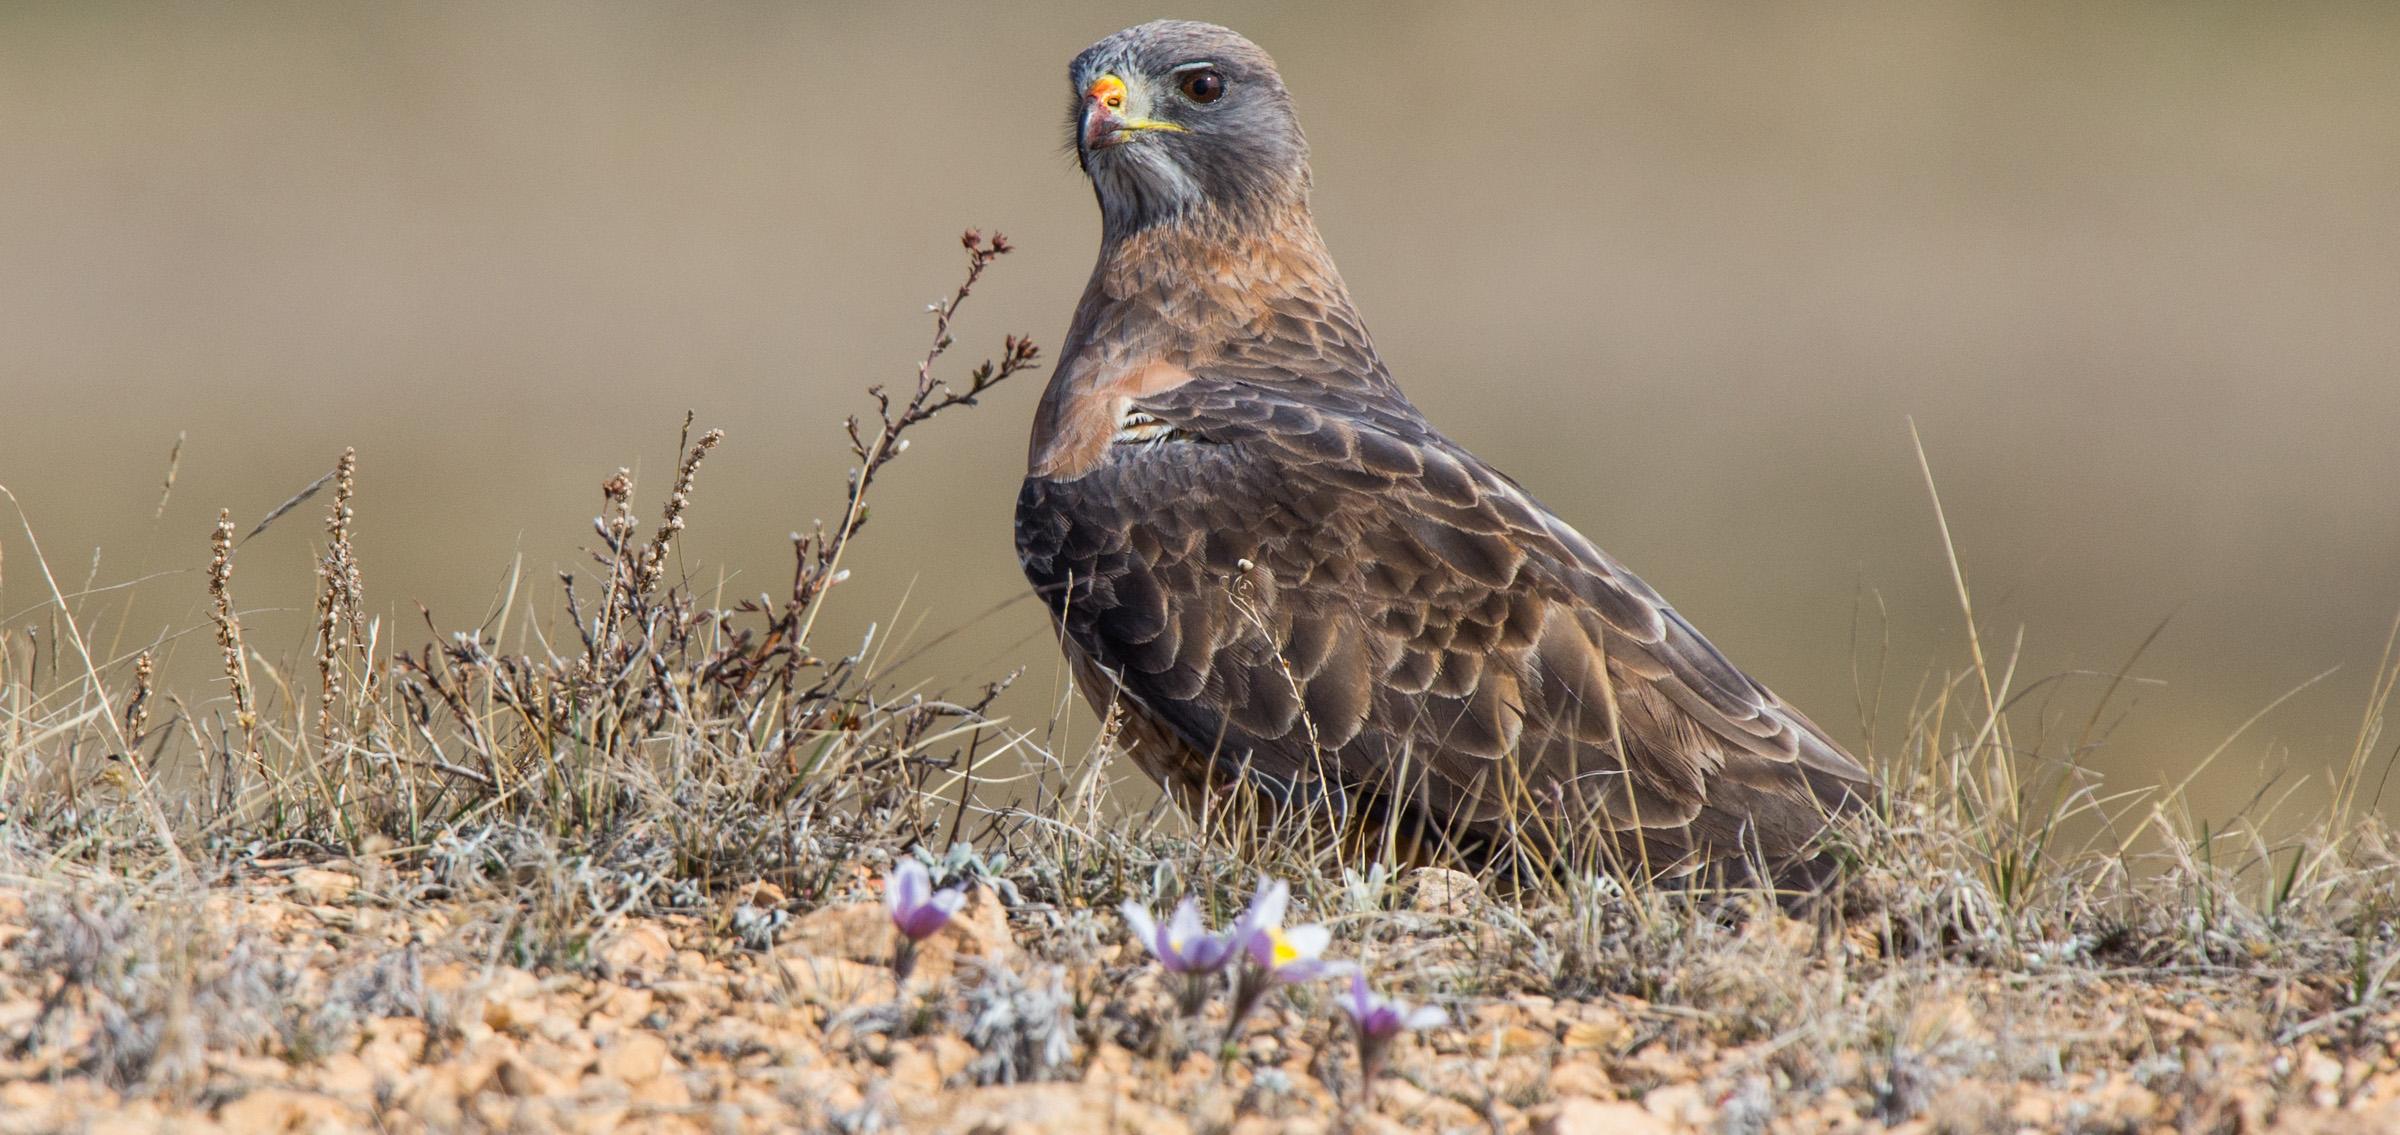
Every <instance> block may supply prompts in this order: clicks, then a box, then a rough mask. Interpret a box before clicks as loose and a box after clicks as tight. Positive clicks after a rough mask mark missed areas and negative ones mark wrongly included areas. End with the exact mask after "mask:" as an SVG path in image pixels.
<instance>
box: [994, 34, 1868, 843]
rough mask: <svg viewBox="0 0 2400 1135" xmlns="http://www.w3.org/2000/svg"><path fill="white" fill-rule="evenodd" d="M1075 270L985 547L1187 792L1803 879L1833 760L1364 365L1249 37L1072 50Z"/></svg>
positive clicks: (1136, 753) (1561, 525)
mask: <svg viewBox="0 0 2400 1135" xmlns="http://www.w3.org/2000/svg"><path fill="white" fill-rule="evenodd" d="M1069 79H1070V82H1071V83H1072V85H1073V90H1074V103H1073V107H1072V112H1071V117H1072V121H1071V129H1072V131H1073V134H1074V143H1075V152H1076V155H1077V157H1078V158H1079V159H1080V161H1081V165H1082V167H1083V170H1084V172H1085V173H1086V174H1087V175H1088V176H1089V177H1090V179H1091V182H1092V187H1093V189H1094V191H1095V192H1096V194H1097V196H1098V198H1099V204H1100V220H1101V239H1100V255H1099V263H1098V264H1097V266H1096V267H1094V269H1093V271H1092V277H1091V281H1090V283H1089V285H1087V286H1086V288H1085V289H1084V293H1083V298H1082V302H1081V304H1080V305H1079V306H1078V307H1077V308H1076V311H1075V315H1074V319H1073V322H1072V323H1071V324H1070V325H1069V327H1068V330H1067V336H1066V339H1065V342H1064V346H1063V349H1062V351H1061V354H1060V356H1059V364H1058V366H1057V368H1056V370H1055V371H1054V372H1053V374H1052V377H1051V380H1050V383H1049V386H1048V387H1047V389H1045V390H1044V392H1043V394H1042V397H1041V402H1040V405H1039V407H1038V409H1037V410H1036V412H1035V416H1034V422H1033V435H1032V442H1031V447H1030V453H1029V456H1028V460H1027V474H1026V478H1025V483H1024V486H1023V489H1022V490H1021V492H1020V493H1019V495H1018V498H1017V514H1016V544H1017V553H1018V557H1019V559H1020V560H1021V562H1022V563H1023V565H1024V568H1025V574H1026V576H1027V577H1028V578H1029V579H1030V580H1031V581H1032V583H1033V586H1034V589H1035V590H1036V592H1037V593H1038V594H1039V595H1040V596H1041V597H1042V599H1043V600H1044V602H1045V603H1046V604H1047V606H1048V608H1049V611H1050V614H1051V617H1052V619H1053V620H1054V622H1055V624H1056V628H1057V630H1058V634H1059V638H1060V641H1061V643H1062V644H1063V646H1064V648H1065V651H1066V654H1067V656H1068V658H1069V660H1070V662H1071V663H1072V665H1073V670H1074V672H1075V674H1076V675H1077V677H1078V680H1079V682H1080V684H1081V685H1082V687H1083V689H1084V690H1085V693H1086V694H1087V696H1089V697H1090V698H1091V700H1092V701H1093V704H1094V705H1095V706H1096V707H1097V708H1098V709H1099V710H1100V711H1101V712H1102V714H1103V715H1104V716H1106V715H1108V714H1110V713H1111V712H1112V710H1114V711H1121V713H1122V719H1121V720H1122V721H1123V722H1124V723H1125V725H1126V729H1125V731H1124V740H1125V743H1126V746H1127V749H1128V751H1129V752H1130V754H1131V756H1132V757H1133V759H1134V761H1135V763H1136V764H1138V765H1139V766H1140V767H1141V769H1142V770H1143V771H1144V772H1145V773H1146V774H1148V775H1149V776H1150V777H1151V779H1153V780H1155V781H1157V782H1159V784H1160V785H1161V786H1162V787H1164V788H1165V789H1166V790H1167V791H1168V793H1169V795H1171V796H1172V797H1174V798H1175V799H1176V800H1177V801H1178V802H1179V803H1180V804H1182V805H1183V806H1184V807H1185V808H1186V809H1187V810H1198V811H1206V810H1207V809H1209V808H1211V807H1213V806H1215V805H1214V802H1216V801H1219V800H1229V799H1231V798H1232V797H1233V796H1235V795H1237V793H1236V790H1237V789H1238V790H1241V792H1240V793H1239V794H1241V795H1245V796H1247V797H1249V798H1252V799H1255V800H1257V801H1263V802H1264V804H1263V807H1262V808H1260V809H1256V810H1253V811H1252V812H1250V813H1249V815H1250V817H1251V819H1250V821H1249V822H1251V823H1254V824H1263V825H1266V827H1267V829H1268V834H1269V835H1270V837H1271V838H1278V839H1282V838H1296V835H1295V834H1293V833H1288V832H1287V831H1286V830H1285V829H1284V828H1283V827H1282V826H1281V825H1282V824H1283V823H1284V821H1285V820H1287V819H1290V818H1292V817H1294V816H1297V815H1304V816H1308V817H1314V818H1316V819H1317V820H1321V821H1328V822H1330V823H1331V824H1332V825H1333V829H1332V830H1333V831H1334V832H1335V833H1337V834H1347V835H1349V836H1351V837H1356V836H1358V835H1359V834H1360V833H1373V834H1374V835H1375V836H1376V837H1377V838H1384V839H1390V840H1393V841H1394V842H1392V843H1388V844H1386V846H1387V847H1397V846H1400V843H1399V842H1398V841H1401V840H1405V841H1406V846H1407V847H1408V848H1411V849H1413V850H1412V852H1411V854H1412V856H1417V857H1421V858H1423V859H1428V860H1435V861H1444V862H1451V863H1456V864H1460V865H1465V866H1469V867H1493V866H1495V865H1502V864H1506V865H1512V866H1524V865H1527V864H1529V863H1531V864H1539V865H1542V866H1546V867H1555V866H1556V865H1557V864H1558V862H1559V858H1558V857H1561V856H1579V855H1580V856H1590V857H1594V859H1604V860H1605V861H1606V862H1608V863H1610V864H1613V865H1615V866H1617V867H1621V868H1628V869H1633V870H1635V871H1637V872H1638V874H1639V875H1640V877H1643V878H1646V879H1661V880H1663V879H1682V880H1694V879H1702V878H1713V879H1717V880H1722V881H1728V882H1765V883H1770V884H1774V885H1780V886H1796V887H1813V886H1815V885H1817V884H1818V883H1820V882H1822V881H1823V880H1824V879H1825V878H1826V877H1827V875H1828V874H1829V873H1830V870H1831V864H1830V863H1829V862H1828V857H1827V854H1826V853H1825V852H1824V851H1822V850H1821V848H1820V845H1821V843H1822V841H1821V840H1820V839H1819V838H1818V837H1819V836H1820V834H1821V833H1822V832H1823V831H1824V830H1825V828H1826V826H1827V824H1828V821H1829V820H1830V819H1831V818H1833V817H1835V816H1838V815H1839V814H1840V813H1842V812H1843V811H1845V810H1847V809H1850V808H1853V807H1856V806H1857V805H1858V803H1859V802H1860V801H1861V800H1862V799H1863V798H1864V796H1865V794H1866V792H1867V790H1868V785H1869V778H1868V775H1867V772H1866V770H1865V769H1864V768H1862V767H1861V766H1860V765H1859V763H1858V762H1857V761H1856V760H1854V759H1852V758H1851V756H1850V755H1849V754H1848V753H1846V752H1844V751H1843V749H1842V747H1841V746H1840V745H1838V744H1836V743H1835V742H1834V741H1833V740H1832V739H1831V738H1829V737H1827V736H1826V735H1825V733H1824V731H1823V730H1821V729H1819V728H1818V727H1817V726H1816V725H1815V724H1814V723H1812V722H1810V721H1809V720H1808V719H1807V718H1806V717H1803V716H1802V715H1801V714H1800V713H1799V712H1798V711H1796V710H1794V709H1792V708H1791V707H1789V706H1787V705H1785V704H1784V703H1783V701H1782V700H1780V699H1778V698H1777V697H1776V696H1775V695H1774V694H1772V693H1770V692H1768V691H1767V689H1766V688H1765V687H1764V686H1761V685H1760V684H1759V683H1757V682H1755V681H1753V680H1751V679H1750V677H1748V676H1747V675H1745V674H1744V673H1742V671H1740V670H1738V669H1736V668H1735V667H1734V666H1733V664H1732V663H1731V662H1729V661H1727V660H1726V658H1725V656H1724V655H1723V654H1722V653H1720V652H1719V651H1718V650H1717V648H1716V647H1714V646H1712V645H1710V643H1709V641H1708V640H1707V639H1706V638H1703V637H1701V635H1700V632H1699V631H1698V630H1696V629H1694V628H1693V626H1692V624H1691V623H1690V622H1688V621H1686V620H1685V619H1684V617H1683V616H1682V615H1681V614H1678V613H1677V612H1676V610H1675V609H1674V608H1673V607H1670V606H1668V605H1667V603H1666V601H1665V600H1663V599H1661V598H1659V596H1658V593H1657V592H1655V591H1652V590H1651V589H1650V588H1649V586H1648V585H1646V584H1644V583H1643V582H1642V581H1641V580H1639V579H1637V578H1635V577H1634V575H1633V573H1631V572H1629V571H1627V570H1626V569H1625V568H1624V567H1623V566H1622V565H1620V564H1619V563H1617V561H1616V560H1614V559H1612V558H1610V557H1609V556H1608V554H1607V553H1605V552H1602V551H1601V550H1600V549H1599V548H1598V547H1595V546H1594V545H1593V544H1592V542H1591V541H1590V540H1588V539H1585V538H1584V536H1583V534H1582V533H1580V532H1577V531H1576V530H1575V529H1574V528H1573V527H1572V526H1570V525H1569V524H1568V523H1567V522H1566V521H1565V520H1562V519H1560V518H1559V517H1558V515H1557V514H1555V513H1553V512H1552V511H1551V510H1550V509H1548V508H1546V507H1544V506H1543V505H1542V504H1541V502H1539V501H1537V500H1535V499H1534V498H1533V497H1532V496H1531V495H1529V494H1528V493H1527V492H1526V491H1525V490H1524V489H1523V488H1521V487H1520V486H1519V485H1518V484H1517V483H1516V482H1515V481H1513V480H1511V479H1509V478H1508V477H1507V476H1505V475H1503V474H1502V473H1500V472H1499V471H1498V470H1496V469H1494V468H1493V467H1492V466H1490V465H1489V464H1486V463H1485V462H1484V461H1483V460H1482V459H1480V458H1478V457H1476V456H1475V455H1474V454H1472V453H1469V452H1467V451H1466V449H1465V448H1463V447H1461V446H1460V445H1459V444H1458V443H1457V442H1454V441H1452V440H1450V439H1449V438H1447V437H1445V436H1443V435H1442V433H1441V431H1440V430H1438V429H1435V428H1434V426H1433V425H1432V424H1431V423H1430V422H1428V421H1426V419H1425V416H1424V415H1423V414H1422V413H1420V412H1419V411H1418V409H1417V407H1416V406H1415V405H1413V404H1411V403H1410V402H1409V400H1408V397H1407V396H1406V395H1404V394H1402V393H1401V391H1400V388H1399V387H1398V386H1397V385H1395V384H1394V383H1393V380H1392V376H1391V374H1390V372H1389V371H1387V370H1386V369H1385V367H1384V364H1383V360H1382V359H1381V358H1379V357H1378V356H1377V355H1376V352H1375V345H1374V342H1373V341H1372V340H1371V339H1369V338H1368V336H1367V330H1366V326H1365V324H1364V323H1362V322H1361V321H1360V319H1359V315H1358V311H1357V309H1356V308H1355V307H1354V306H1353V305H1352V304H1351V302H1350V296H1349V293H1348V291H1347V289H1346V288H1345V287H1344V286H1343V283H1342V278H1341V274H1340V273H1339V272H1337V271H1336V270H1335V269H1334V264H1333V259H1332V257H1331V256H1330V255H1329V254H1328V253H1327V251H1326V248H1325V243H1324V241H1323V240H1322V239H1321V238H1320V237H1319V236H1318V235H1317V228H1316V223H1315V221H1314V220H1313V219H1312V218H1311V216H1310V212H1309V200H1308V197H1309V184H1310V175H1309V165H1308V145H1307V142H1306V141H1305V140H1304V139H1303V138H1302V136H1301V133H1300V126H1299V123H1298V121H1297V120H1296V118H1295V117H1294V115H1293V111H1292V104H1291V98H1290V96H1289V94H1288V93H1287V92H1286V91H1285V89H1284V85H1283V81H1282V79H1281V78H1280V77H1279V76H1278V75H1277V73H1276V69H1275V65H1274V62H1273V61H1272V60H1270V59H1269V58H1268V57H1267V55H1266V53H1265V52H1264V51H1261V50H1260V49H1259V48H1258V47H1257V46H1256V45H1254V44H1252V43H1251V42H1250V41H1249V40H1246V39H1244V38H1242V37H1241V36H1239V35H1237V34H1235V33H1233V32H1232V31H1230V30H1227V29H1225V28H1221V27H1216V26H1214V25H1210V24H1202V23H1192V22H1184V21H1160V22H1156V23H1149V24H1143V25H1141V26H1139V27H1135V28H1130V29H1127V30H1125V31H1122V32H1118V33H1117V34H1115V35H1112V36H1109V37H1108V38H1106V39H1103V40H1101V41H1100V42H1098V43H1096V44H1094V45H1092V46H1091V47H1090V48H1089V49H1088V50H1086V51H1084V52H1083V53H1082V54H1081V55H1078V56H1076V58H1075V61H1074V63H1073V65H1072V67H1071V68H1070V70H1069Z"/></svg>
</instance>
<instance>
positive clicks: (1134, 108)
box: [1083, 75, 1186, 151]
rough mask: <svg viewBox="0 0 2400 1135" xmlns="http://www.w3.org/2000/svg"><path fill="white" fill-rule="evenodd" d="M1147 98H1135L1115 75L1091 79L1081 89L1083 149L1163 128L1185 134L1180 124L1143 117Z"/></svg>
mask: <svg viewBox="0 0 2400 1135" xmlns="http://www.w3.org/2000/svg"><path fill="white" fill-rule="evenodd" d="M1147 101H1148V100H1140V101H1138V102H1137V100H1136V99H1135V98H1134V93H1133V92H1132V91H1130V90H1128V89H1126V86H1125V80H1123V79H1120V78H1117V77H1116V76H1115V75H1102V76H1100V77H1099V78H1097V79H1094V80H1092V85H1091V86H1089V87H1086V88H1084V91H1083V148H1084V149H1085V150H1087V151H1088V150H1105V149H1107V148H1109V147H1111V146H1122V145H1124V144H1125V143H1127V142H1131V141H1133V139H1134V136H1135V135H1136V134H1138V133H1141V132H1143V131H1148V130H1162V131H1166V132H1168V133H1174V134H1181V133H1185V132H1186V131H1185V130H1184V128H1183V127H1181V126H1177V125H1175V124H1174V123H1172V122H1162V121H1159V120H1158V119H1155V118H1149V117H1146V116H1145V115H1144V114H1143V113H1142V112H1143V111H1144V110H1146V109H1148V108H1147V106H1145V105H1142V104H1143V103H1146V102H1147Z"/></svg>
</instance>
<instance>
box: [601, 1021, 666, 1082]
mask: <svg viewBox="0 0 2400 1135" xmlns="http://www.w3.org/2000/svg"><path fill="white" fill-rule="evenodd" d="M668 1059H669V1057H668V1055H667V1042H666V1041H663V1040H660V1039H659V1037H658V1034H656V1033H646V1032H628V1033H623V1034H620V1035H619V1036H618V1037H617V1039H616V1041H615V1043H613V1044H610V1045H609V1046H608V1047H607V1048H604V1049H601V1050H600V1061H599V1064H598V1067H599V1069H600V1074H601V1075H604V1076H613V1077H615V1078H616V1079H619V1080H622V1081H624V1082H625V1083H627V1084H629V1085H638V1084H645V1083H648V1082H649V1081H651V1080H654V1079H656V1078H657V1077H658V1074H659V1073H661V1072H664V1071H666V1068H667V1061H668Z"/></svg>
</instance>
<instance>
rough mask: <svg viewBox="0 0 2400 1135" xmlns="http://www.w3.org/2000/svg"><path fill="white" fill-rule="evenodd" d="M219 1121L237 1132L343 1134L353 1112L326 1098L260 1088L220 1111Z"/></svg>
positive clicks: (311, 1094)
mask: <svg viewBox="0 0 2400 1135" xmlns="http://www.w3.org/2000/svg"><path fill="white" fill-rule="evenodd" d="M217 1122H219V1123H222V1124H224V1125H225V1126H226V1127H227V1128H228V1129H230V1130H234V1131H271V1132H282V1131H293V1132H302V1131H340V1130H346V1129H348V1128H349V1127H350V1126H351V1125H352V1123H353V1122H354V1121H353V1120H352V1118H351V1114H350V1109H349V1108H347V1107H344V1106H342V1105H341V1104H340V1103H339V1102H337V1101H335V1100H333V1099H331V1098H328V1097H326V1096H320V1095H316V1094H314V1093H311V1092H295V1091H292V1090H290V1089H288V1088H260V1089H258V1090H257V1091H254V1092H251V1093H250V1094H248V1095H245V1096H243V1097H241V1098H240V1099H237V1100H232V1101H230V1102H228V1103H226V1105H225V1106H223V1107H221V1108H218V1109H217Z"/></svg>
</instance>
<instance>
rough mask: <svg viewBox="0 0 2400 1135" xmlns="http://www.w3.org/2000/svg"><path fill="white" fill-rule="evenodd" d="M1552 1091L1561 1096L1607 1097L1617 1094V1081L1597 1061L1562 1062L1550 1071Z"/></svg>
mask: <svg viewBox="0 0 2400 1135" xmlns="http://www.w3.org/2000/svg"><path fill="white" fill-rule="evenodd" d="M1550 1091H1551V1093H1552V1094H1554V1095H1558V1096H1561V1097H1565V1096H1585V1097H1589V1098H1592V1099H1607V1098H1609V1097H1611V1096H1614V1095H1615V1094H1616V1092H1617V1083H1616V1081H1615V1080H1613V1079H1610V1078H1609V1075H1608V1069H1606V1068H1602V1067H1601V1066H1600V1065H1598V1064H1596V1063H1588V1062H1585V1063H1575V1064H1561V1065H1559V1066H1558V1067H1557V1068H1556V1069H1553V1070H1552V1071H1551V1073H1550Z"/></svg>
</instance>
